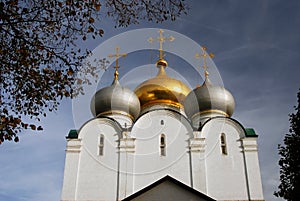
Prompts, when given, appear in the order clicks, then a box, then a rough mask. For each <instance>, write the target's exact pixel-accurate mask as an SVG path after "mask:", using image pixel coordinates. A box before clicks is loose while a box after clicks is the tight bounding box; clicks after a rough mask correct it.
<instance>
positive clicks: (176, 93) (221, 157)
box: [61, 30, 264, 201]
mask: <svg viewBox="0 0 300 201" xmlns="http://www.w3.org/2000/svg"><path fill="white" fill-rule="evenodd" d="M162 32H163V31H162V30H161V31H160V36H159V37H158V38H157V41H158V42H159V44H160V48H159V59H158V61H157V62H156V66H157V75H156V76H154V77H152V78H150V79H148V80H146V81H144V82H142V83H140V84H139V85H138V86H137V87H136V88H135V89H134V90H133V91H132V90H130V89H128V88H126V87H123V86H122V85H121V84H120V83H119V71H118V68H119V62H120V61H119V59H120V58H121V57H123V56H125V54H121V53H119V49H118V48H117V49H116V50H117V52H116V54H114V55H110V57H115V58H116V62H115V72H114V78H112V84H111V85H110V86H108V87H104V88H101V89H99V90H98V91H97V92H96V93H95V95H94V96H93V98H92V100H91V112H92V113H93V115H94V118H92V119H90V120H89V121H87V122H86V123H85V124H84V125H82V126H81V128H79V129H78V130H70V132H69V134H68V136H67V148H66V159H65V171H64V181H63V189H62V198H61V200H62V201H113V200H116V201H118V200H126V201H129V200H138V201H145V200H147V201H150V200H155V201H158V200H172V201H175V200H180V201H182V200H199V201H213V200H217V201H250V200H251V201H263V200H264V198H263V191H262V183H261V176H260V168H259V160H258V149H257V137H258V136H257V134H256V133H255V131H254V129H253V128H245V127H244V126H243V125H242V124H241V123H240V122H239V121H238V120H236V119H233V118H231V116H232V114H233V112H234V108H235V101H234V97H233V96H232V94H231V93H230V92H229V91H228V90H227V89H225V88H224V87H222V86H219V85H216V84H214V83H212V82H211V81H210V79H209V73H208V70H207V64H206V58H207V57H209V56H210V55H209V54H207V52H206V49H205V48H202V52H201V54H197V55H196V56H197V57H198V58H201V59H202V60H203V68H204V73H205V79H204V82H203V83H202V85H199V86H196V87H195V88H194V89H191V88H189V87H188V86H187V85H186V84H184V82H182V81H180V80H178V79H175V78H172V77H170V76H168V75H167V73H166V70H165V69H166V68H167V67H168V62H167V61H166V59H165V58H164V54H163V48H162V45H163V42H165V41H166V40H170V41H171V40H173V39H174V38H172V37H170V38H166V37H164V36H163V34H162ZM153 40H154V39H152V38H150V39H149V41H150V42H152V41H153ZM155 40H156V39H155ZM193 54H195V53H193Z"/></svg>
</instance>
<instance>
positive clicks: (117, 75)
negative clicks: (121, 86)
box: [108, 47, 127, 80]
mask: <svg viewBox="0 0 300 201" xmlns="http://www.w3.org/2000/svg"><path fill="white" fill-rule="evenodd" d="M119 50H120V47H116V54H110V55H108V57H109V58H113V57H116V66H115V67H114V68H115V69H116V70H115V73H114V75H115V80H118V79H119V72H118V69H119V68H120V66H119V58H120V57H126V56H127V54H121V53H119Z"/></svg>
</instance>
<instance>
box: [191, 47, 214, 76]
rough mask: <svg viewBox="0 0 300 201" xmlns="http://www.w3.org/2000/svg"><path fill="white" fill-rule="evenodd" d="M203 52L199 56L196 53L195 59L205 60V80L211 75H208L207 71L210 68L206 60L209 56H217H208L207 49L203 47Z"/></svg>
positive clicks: (211, 55) (210, 54)
mask: <svg viewBox="0 0 300 201" xmlns="http://www.w3.org/2000/svg"><path fill="white" fill-rule="evenodd" d="M201 50H202V53H201V54H199V53H196V54H195V58H197V59H201V58H203V66H202V67H203V69H204V75H205V79H206V78H208V75H209V73H208V71H207V68H208V66H207V63H206V58H207V57H208V56H209V57H210V58H213V57H214V56H215V55H214V54H213V53H209V54H207V52H206V47H201Z"/></svg>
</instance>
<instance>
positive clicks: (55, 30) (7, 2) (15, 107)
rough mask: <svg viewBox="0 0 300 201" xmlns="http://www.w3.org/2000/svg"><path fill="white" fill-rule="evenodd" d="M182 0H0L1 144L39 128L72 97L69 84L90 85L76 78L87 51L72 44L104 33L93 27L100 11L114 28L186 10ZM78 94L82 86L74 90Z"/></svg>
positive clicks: (166, 17) (162, 18)
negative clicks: (112, 21) (40, 122)
mask: <svg viewBox="0 0 300 201" xmlns="http://www.w3.org/2000/svg"><path fill="white" fill-rule="evenodd" d="M183 1H184V0H154V1H149V0H133V1H129V0H106V1H103V5H102V4H101V3H100V0H84V1H76V0H51V1H49V0H1V1H0V41H1V46H0V65H1V67H0V75H1V78H0V89H1V91H0V94H1V96H0V115H1V116H0V144H1V143H2V142H4V140H14V141H15V142H17V141H19V138H18V136H17V134H18V132H20V131H22V130H23V129H32V130H42V129H43V128H42V127H41V126H37V125H35V124H36V120H38V121H40V118H41V117H42V116H46V114H47V112H48V111H50V112H51V111H54V110H57V107H58V105H59V102H60V99H62V98H64V97H72V96H73V95H74V88H73V86H74V84H77V86H80V85H81V84H84V83H87V84H89V83H90V81H89V80H88V79H87V80H79V79H76V73H77V70H78V68H79V67H80V66H81V65H82V62H83V61H84V59H85V58H86V56H87V55H88V54H89V53H90V51H89V50H88V49H84V48H82V47H79V46H77V45H76V44H77V43H78V42H79V41H82V40H83V41H85V40H89V39H95V38H96V37H98V36H102V35H103V34H104V31H103V30H102V29H101V27H98V26H99V25H100V24H101V23H99V22H100V20H101V19H102V18H103V17H101V16H102V14H103V13H102V12H105V13H104V14H105V15H107V16H109V17H112V18H113V19H114V21H115V22H116V24H115V26H128V25H130V24H133V23H139V21H140V20H149V21H155V22H163V21H165V20H175V19H176V17H178V16H180V15H181V14H182V13H185V12H186V9H187V7H186V5H185V4H184V2H183ZM103 8H104V9H103ZM102 10H106V11H102ZM104 63H105V61H103V62H102V64H104ZM96 69H97V66H89V68H87V70H86V73H87V74H90V75H91V76H96ZM78 93H83V91H82V88H80V87H79V88H76V93H75V95H76V94H78ZM24 119H25V120H26V121H30V123H28V122H25V120H24ZM27 119H28V120H27ZM30 119H31V120H30Z"/></svg>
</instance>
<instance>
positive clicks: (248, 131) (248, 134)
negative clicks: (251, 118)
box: [245, 128, 258, 137]
mask: <svg viewBox="0 0 300 201" xmlns="http://www.w3.org/2000/svg"><path fill="white" fill-rule="evenodd" d="M245 132H246V137H258V135H257V134H256V133H255V131H254V129H253V128H245Z"/></svg>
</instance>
